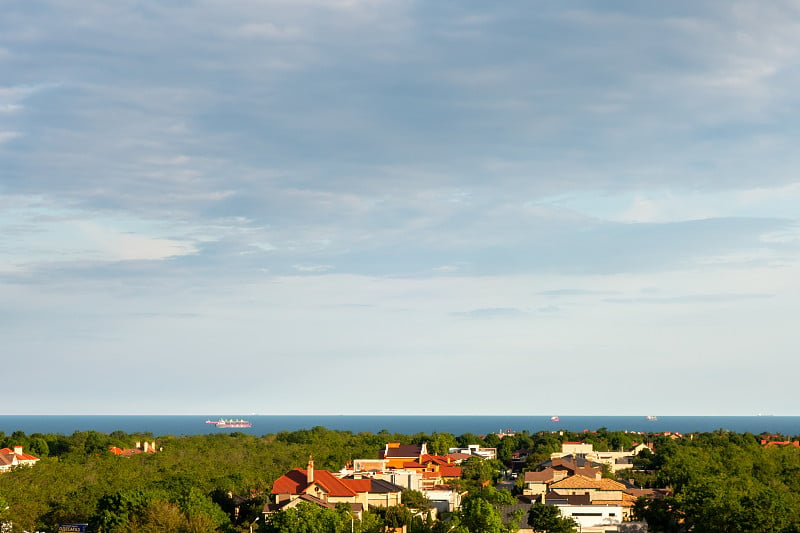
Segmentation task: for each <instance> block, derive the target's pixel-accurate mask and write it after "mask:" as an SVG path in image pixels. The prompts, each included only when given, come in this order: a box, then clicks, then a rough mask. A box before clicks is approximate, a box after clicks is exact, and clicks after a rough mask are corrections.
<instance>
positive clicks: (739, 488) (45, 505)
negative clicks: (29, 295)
mask: <svg viewBox="0 0 800 533" xmlns="http://www.w3.org/2000/svg"><path fill="white" fill-rule="evenodd" d="M643 439H645V440H647V441H649V442H653V443H654V445H655V453H654V454H651V453H649V452H644V453H642V454H641V455H640V456H639V457H638V458H637V461H636V464H635V465H634V466H635V469H634V470H633V471H629V472H624V473H623V474H622V475H623V477H625V478H634V479H637V480H639V481H640V482H642V483H643V484H644V485H646V486H650V487H666V488H669V489H670V490H671V493H670V495H669V496H667V497H666V498H664V499H658V500H651V501H644V500H642V501H640V502H638V503H637V506H636V509H635V511H636V513H637V515H638V516H639V517H640V518H642V519H646V520H647V521H648V522H649V524H650V527H651V530H652V531H655V532H665V533H680V532H688V531H693V532H699V533H702V532H711V531H724V532H755V533H759V532H764V533H766V532H770V533H772V532H775V533H800V449H798V448H796V447H773V448H764V447H763V446H761V444H760V442H759V439H758V438H757V437H755V436H753V435H749V434H744V435H742V434H735V433H729V432H724V431H719V432H714V433H705V434H699V435H693V436H692V437H691V438H683V439H678V440H673V439H670V438H666V437H655V436H642V435H633V434H628V433H622V432H608V431H605V430H604V429H601V430H598V431H597V432H587V433H580V434H576V433H570V432H559V433H550V432H540V433H535V434H531V433H528V432H521V433H517V434H516V435H513V436H505V437H504V438H502V439H500V438H498V437H497V436H496V435H493V434H490V435H489V436H487V437H486V438H485V439H484V438H481V437H479V436H476V435H461V436H454V435H450V434H447V433H437V434H433V435H426V434H421V433H420V434H417V435H410V436H406V435H396V434H390V433H388V432H380V433H377V434H373V433H358V434H354V433H351V432H345V431H329V430H327V429H324V428H321V427H317V428H313V429H309V430H302V431H295V432H281V433H278V434H274V435H265V436H262V437H256V436H252V435H247V434H243V433H217V434H209V435H198V436H181V437H176V436H161V437H157V438H156V437H154V436H153V435H149V434H136V435H129V434H125V433H123V432H119V431H117V432H114V433H111V434H103V433H98V432H94V431H86V432H75V433H73V434H72V435H68V436H66V435H57V434H32V435H25V434H24V433H20V432H15V433H14V434H12V435H8V436H7V435H5V434H2V433H0V447H12V446H15V445H16V446H23V447H24V449H25V451H26V452H27V451H29V452H31V453H33V454H35V455H37V456H39V457H41V461H40V462H39V463H38V464H37V465H36V466H35V467H33V468H27V467H23V468H17V469H15V470H13V471H12V472H9V473H7V474H1V475H0V521H2V522H12V523H13V524H14V531H15V532H16V531H22V530H23V529H24V530H28V531H35V530H39V531H47V532H52V531H55V530H56V528H57V524H59V523H74V522H89V523H90V524H91V526H92V528H93V529H94V530H95V531H97V532H98V533H101V532H102V533H127V532H133V531H151V532H160V531H170V532H178V533H184V532H185V533H190V532H191V533H205V532H208V533H211V532H223V533H233V532H237V531H238V532H244V531H249V529H250V526H251V525H252V526H253V529H254V531H259V532H261V533H263V532H265V531H289V532H291V531H298V532H299V531H306V532H314V531H320V532H322V531H342V532H347V531H351V530H352V531H353V532H354V533H358V532H360V533H372V532H375V533H378V532H380V531H383V529H384V528H385V527H386V526H387V525H396V526H400V525H405V526H407V527H408V531H409V532H410V533H443V532H445V531H448V532H454V533H470V532H477V531H480V532H496V533H504V532H507V531H513V530H515V527H514V526H515V524H516V525H525V523H526V522H527V523H529V524H530V525H532V526H533V527H534V528H535V529H537V530H538V529H546V530H548V531H551V530H559V528H562V529H563V530H564V531H569V530H570V529H571V524H570V523H565V522H559V521H555V522H552V520H553V519H554V517H553V516H550V515H552V509H554V508H552V507H547V508H546V509H540V508H533V509H531V510H530V512H529V511H528V508H526V509H524V510H522V512H521V514H520V512H519V511H520V510H519V509H518V510H517V512H516V514H515V515H514V516H513V517H511V519H509V517H508V515H506V519H505V522H504V520H503V519H502V518H501V517H502V516H503V509H508V508H510V507H513V506H514V505H513V504H515V503H516V499H515V497H513V496H512V495H511V493H509V492H508V491H502V490H496V489H494V488H493V487H492V483H491V482H492V481H496V480H497V477H498V475H499V470H502V469H504V468H506V467H507V465H509V464H510V459H511V457H512V454H514V452H515V451H518V450H524V451H525V452H526V453H527V456H528V465H529V467H531V468H532V467H533V466H535V464H536V462H538V461H541V460H543V459H546V458H548V457H549V454H550V453H551V452H553V451H557V450H559V449H560V446H561V443H562V442H564V441H566V440H570V441H578V440H580V441H584V442H591V443H592V444H593V445H594V447H595V449H598V450H609V449H620V448H627V447H629V446H631V445H632V444H633V442H634V440H637V441H641V440H643ZM144 440H147V441H156V444H157V446H158V447H159V448H162V451H160V452H159V453H155V454H138V455H133V456H130V457H123V456H116V455H113V454H111V453H109V451H108V448H109V446H117V447H121V448H128V447H132V446H133V444H134V442H136V441H144ZM390 441H396V442H401V443H403V444H409V443H420V442H423V441H424V442H428V443H429V444H428V445H429V448H430V451H432V452H434V451H435V452H438V453H443V452H446V451H447V448H449V447H454V446H465V445H467V444H479V445H482V446H492V447H496V448H497V449H498V455H499V459H500V460H499V461H496V462H488V461H481V460H478V459H474V460H469V461H468V462H467V463H465V464H464V479H463V480H462V481H461V489H462V490H467V491H469V495H468V496H467V497H466V498H465V499H464V503H463V507H462V509H461V510H460V511H459V512H456V513H452V514H450V515H447V514H446V515H445V516H443V517H442V520H433V519H431V513H430V508H429V502H427V501H426V500H425V498H424V497H423V496H422V495H421V494H420V493H415V492H414V491H408V492H407V493H406V494H404V495H403V501H404V502H406V506H405V507H401V508H395V509H383V510H372V511H371V512H365V513H364V516H363V517H362V519H361V520H357V519H355V518H354V517H353V516H351V514H350V512H349V510H348V509H345V508H339V509H321V508H317V507H313V506H305V505H301V506H298V508H297V509H294V510H291V511H286V512H285V513H276V514H275V515H273V516H272V517H271V519H270V520H269V521H268V522H267V523H265V522H264V520H263V519H259V521H257V522H256V518H257V517H259V516H260V512H261V509H262V508H263V506H264V504H265V503H266V502H267V500H268V497H269V492H270V489H271V486H272V483H273V481H274V480H275V479H276V478H277V477H279V476H280V475H282V474H284V473H286V472H287V471H288V470H291V469H292V468H297V467H303V466H304V465H305V464H306V461H307V460H308V457H309V455H313V456H314V460H315V464H316V465H317V467H318V468H324V469H328V470H332V471H337V470H339V469H341V468H342V467H343V466H344V465H345V464H347V463H348V462H350V461H351V460H353V459H356V458H371V457H372V458H374V457H377V454H378V451H379V450H380V449H382V448H383V447H384V445H385V444H386V442H390ZM504 463H505V464H504ZM545 507H546V506H545ZM548 509H550V510H549V511H548ZM548 513H549V514H548ZM548 521H551V523H549V524H548Z"/></svg>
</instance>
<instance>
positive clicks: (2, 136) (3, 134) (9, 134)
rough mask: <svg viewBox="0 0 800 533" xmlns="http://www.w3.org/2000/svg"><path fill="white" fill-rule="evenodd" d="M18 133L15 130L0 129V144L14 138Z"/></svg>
mask: <svg viewBox="0 0 800 533" xmlns="http://www.w3.org/2000/svg"><path fill="white" fill-rule="evenodd" d="M20 135H21V134H20V133H19V132H17V131H0V144H2V143H6V142H8V141H11V140H13V139H16V138H17V137H19V136H20Z"/></svg>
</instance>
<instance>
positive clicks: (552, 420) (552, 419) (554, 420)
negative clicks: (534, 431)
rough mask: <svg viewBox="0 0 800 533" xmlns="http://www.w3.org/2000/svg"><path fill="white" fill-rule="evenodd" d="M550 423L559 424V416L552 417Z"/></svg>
mask: <svg viewBox="0 0 800 533" xmlns="http://www.w3.org/2000/svg"><path fill="white" fill-rule="evenodd" d="M550 421H551V422H558V421H559V418H558V417H557V416H551V417H550Z"/></svg>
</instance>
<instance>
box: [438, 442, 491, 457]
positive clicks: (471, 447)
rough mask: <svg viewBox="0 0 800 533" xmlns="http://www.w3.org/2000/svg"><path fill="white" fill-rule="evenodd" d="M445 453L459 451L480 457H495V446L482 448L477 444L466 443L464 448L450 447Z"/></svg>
mask: <svg viewBox="0 0 800 533" xmlns="http://www.w3.org/2000/svg"><path fill="white" fill-rule="evenodd" d="M447 453H448V455H449V454H453V453H459V454H465V455H469V456H472V457H480V458H482V459H497V448H483V447H481V446H479V445H477V444H468V445H467V447H466V448H450V449H448V450H447Z"/></svg>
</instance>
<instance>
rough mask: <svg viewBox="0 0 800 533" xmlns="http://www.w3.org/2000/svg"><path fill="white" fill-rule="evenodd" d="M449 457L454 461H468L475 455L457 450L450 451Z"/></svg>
mask: <svg viewBox="0 0 800 533" xmlns="http://www.w3.org/2000/svg"><path fill="white" fill-rule="evenodd" d="M447 457H449V458H450V459H452V460H453V461H466V460H467V459H469V458H470V457H473V456H472V455H471V454H469V453H461V452H455V453H448V454H447Z"/></svg>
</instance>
